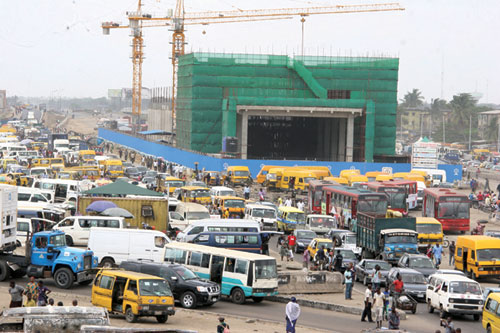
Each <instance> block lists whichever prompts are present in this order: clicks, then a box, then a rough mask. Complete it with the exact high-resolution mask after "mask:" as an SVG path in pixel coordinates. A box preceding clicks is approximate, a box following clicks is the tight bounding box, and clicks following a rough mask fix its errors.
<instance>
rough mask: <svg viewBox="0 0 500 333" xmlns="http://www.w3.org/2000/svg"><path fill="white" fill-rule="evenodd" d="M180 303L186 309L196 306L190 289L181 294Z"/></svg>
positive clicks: (194, 297)
mask: <svg viewBox="0 0 500 333" xmlns="http://www.w3.org/2000/svg"><path fill="white" fill-rule="evenodd" d="M181 305H182V307H183V308H186V309H193V308H194V307H195V306H196V296H195V294H193V293H192V292H190V291H186V292H185V293H184V294H182V296H181Z"/></svg>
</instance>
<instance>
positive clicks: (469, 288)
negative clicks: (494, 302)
mask: <svg viewBox="0 0 500 333" xmlns="http://www.w3.org/2000/svg"><path fill="white" fill-rule="evenodd" d="M425 299H426V301H427V308H428V309H429V312H430V313H432V312H434V310H435V309H436V310H438V311H439V312H440V315H441V318H443V316H445V315H447V314H448V313H449V314H459V315H467V314H469V315H473V316H474V320H476V321H477V320H479V318H480V316H481V313H482V312H483V293H482V290H481V285H480V284H479V283H477V282H476V281H474V280H471V279H469V278H467V277H465V276H462V275H455V274H433V275H431V276H430V277H429V284H428V285H427V290H426V292H425Z"/></svg>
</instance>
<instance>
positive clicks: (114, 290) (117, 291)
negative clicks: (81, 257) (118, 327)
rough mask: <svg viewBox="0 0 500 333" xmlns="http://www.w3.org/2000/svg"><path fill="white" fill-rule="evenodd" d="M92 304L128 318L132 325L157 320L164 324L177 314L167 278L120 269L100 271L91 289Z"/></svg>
mask: <svg viewBox="0 0 500 333" xmlns="http://www.w3.org/2000/svg"><path fill="white" fill-rule="evenodd" d="M91 302H92V305H94V306H100V307H103V308H106V309H107V310H108V312H110V313H115V314H121V315H125V319H126V320H127V321H128V322H129V323H133V322H136V321H137V319H138V318H139V317H147V316H152V317H156V320H157V321H158V322H159V323H165V322H166V321H167V319H168V316H169V315H170V316H171V315H174V314H175V309H174V297H173V295H172V291H171V290H170V287H169V284H168V282H167V281H166V280H165V279H162V278H159V277H156V276H153V275H147V274H142V273H136V272H129V271H125V270H119V269H101V270H100V271H99V272H98V273H97V275H96V277H95V279H94V283H93V286H92V298H91Z"/></svg>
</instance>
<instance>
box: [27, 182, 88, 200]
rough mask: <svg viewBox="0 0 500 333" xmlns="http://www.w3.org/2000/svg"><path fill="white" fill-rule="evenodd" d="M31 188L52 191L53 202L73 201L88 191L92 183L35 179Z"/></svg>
mask: <svg viewBox="0 0 500 333" xmlns="http://www.w3.org/2000/svg"><path fill="white" fill-rule="evenodd" d="M32 187H34V188H39V189H42V190H47V189H48V190H52V191H54V201H55V202H64V201H75V202H76V199H77V197H78V196H79V195H80V193H82V192H84V191H87V190H90V189H91V188H92V183H91V182H90V181H88V180H82V181H79V180H68V179H35V180H34V181H33V185H32Z"/></svg>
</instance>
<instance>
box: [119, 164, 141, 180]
mask: <svg viewBox="0 0 500 333" xmlns="http://www.w3.org/2000/svg"><path fill="white" fill-rule="evenodd" d="M123 174H124V175H125V176H126V177H128V178H131V179H137V178H139V176H140V175H141V173H140V172H139V170H138V169H137V168H136V167H130V168H125V172H124V173H123Z"/></svg>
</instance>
